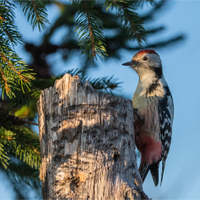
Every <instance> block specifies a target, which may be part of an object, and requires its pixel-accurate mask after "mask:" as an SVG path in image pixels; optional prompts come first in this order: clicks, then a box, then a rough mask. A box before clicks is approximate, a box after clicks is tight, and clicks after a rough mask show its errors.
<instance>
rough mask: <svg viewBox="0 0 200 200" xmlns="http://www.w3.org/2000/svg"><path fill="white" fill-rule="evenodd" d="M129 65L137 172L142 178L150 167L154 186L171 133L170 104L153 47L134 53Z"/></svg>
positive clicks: (168, 145)
mask: <svg viewBox="0 0 200 200" xmlns="http://www.w3.org/2000/svg"><path fill="white" fill-rule="evenodd" d="M122 65H125V66H130V67H131V68H132V69H133V70H135V71H136V73H137V74H138V76H139V82H138V85H137V88H136V91H135V93H134V95H133V100H132V103H133V108H134V116H135V122H134V129H135V143H136V146H137V148H138V150H139V151H140V153H141V163H140V167H139V172H140V175H141V178H142V180H143V182H144V180H145V178H146V176H147V173H148V171H149V170H150V172H151V175H152V178H153V181H154V184H155V186H157V185H158V182H159V178H158V177H159V176H158V174H159V172H158V170H159V162H160V161H162V173H161V183H162V180H163V174H164V169H165V162H166V159H167V155H168V153H169V148H170V144H171V136H172V123H173V117H174V105H173V99H172V95H171V92H170V89H169V87H168V85H167V82H166V81H165V78H164V76H163V70H162V62H161V59H160V56H159V55H158V54H157V53H156V52H155V51H154V50H142V51H139V52H138V53H136V54H135V55H134V56H133V58H132V60H131V61H130V62H126V63H123V64H122Z"/></svg>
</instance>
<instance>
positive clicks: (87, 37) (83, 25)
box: [75, 0, 107, 60]
mask: <svg viewBox="0 0 200 200" xmlns="http://www.w3.org/2000/svg"><path fill="white" fill-rule="evenodd" d="M94 5H95V1H94V0H91V1H81V2H80V3H79V12H78V17H77V19H76V29H75V31H77V32H78V40H79V45H80V47H81V49H82V54H85V53H86V54H88V56H89V58H91V59H92V60H93V59H94V57H96V56H99V58H101V57H104V56H106V55H107V54H106V47H105V42H104V36H103V31H102V28H103V26H102V21H101V19H100V16H99V13H98V11H96V10H95V9H94Z"/></svg>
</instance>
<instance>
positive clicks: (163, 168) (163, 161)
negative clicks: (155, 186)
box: [160, 159, 165, 185]
mask: <svg viewBox="0 0 200 200" xmlns="http://www.w3.org/2000/svg"><path fill="white" fill-rule="evenodd" d="M164 170H165V160H164V159H163V160H162V173H161V181H160V185H161V184H162V180H163V175H164Z"/></svg>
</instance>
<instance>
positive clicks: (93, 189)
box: [38, 74, 147, 200]
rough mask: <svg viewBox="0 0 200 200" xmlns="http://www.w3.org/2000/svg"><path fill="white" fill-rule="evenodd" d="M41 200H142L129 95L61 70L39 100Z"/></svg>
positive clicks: (144, 196)
mask: <svg viewBox="0 0 200 200" xmlns="http://www.w3.org/2000/svg"><path fill="white" fill-rule="evenodd" d="M38 113H39V132H40V148H41V158H42V164H41V168H40V179H41V180H42V195H43V198H44V199H88V200H90V199H92V200H93V199H94V200H97V199H102V200H104V199H116V200H119V199H120V200H121V199H127V200H128V199H130V200H132V199H144V198H147V196H146V195H145V194H144V192H143V190H142V181H141V179H140V175H139V172H138V168H137V164H136V156H135V141H134V127H133V108H132V103H131V101H130V100H127V99H124V98H121V97H115V96H112V95H109V94H103V93H100V92H98V91H96V90H94V89H93V88H92V86H91V85H90V83H89V82H85V83H81V82H80V80H79V77H78V76H74V77H71V76H70V75H69V74H66V75H65V76H64V77H63V78H62V79H60V80H57V81H56V82H55V85H54V87H50V88H48V89H45V90H44V91H42V93H41V96H40V99H39V101H38Z"/></svg>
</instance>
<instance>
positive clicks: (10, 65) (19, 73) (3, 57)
mask: <svg viewBox="0 0 200 200" xmlns="http://www.w3.org/2000/svg"><path fill="white" fill-rule="evenodd" d="M0 56H1V57H2V59H3V60H4V61H5V62H6V63H7V64H8V66H9V67H11V69H12V70H13V71H14V72H15V73H16V74H18V76H19V77H20V78H21V79H22V80H23V81H25V82H28V79H27V78H25V77H24V76H22V75H21V72H20V71H17V70H16V69H15V68H14V67H13V65H12V64H11V63H10V61H9V60H8V59H7V58H6V57H5V56H4V55H3V54H2V53H1V52H0Z"/></svg>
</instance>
